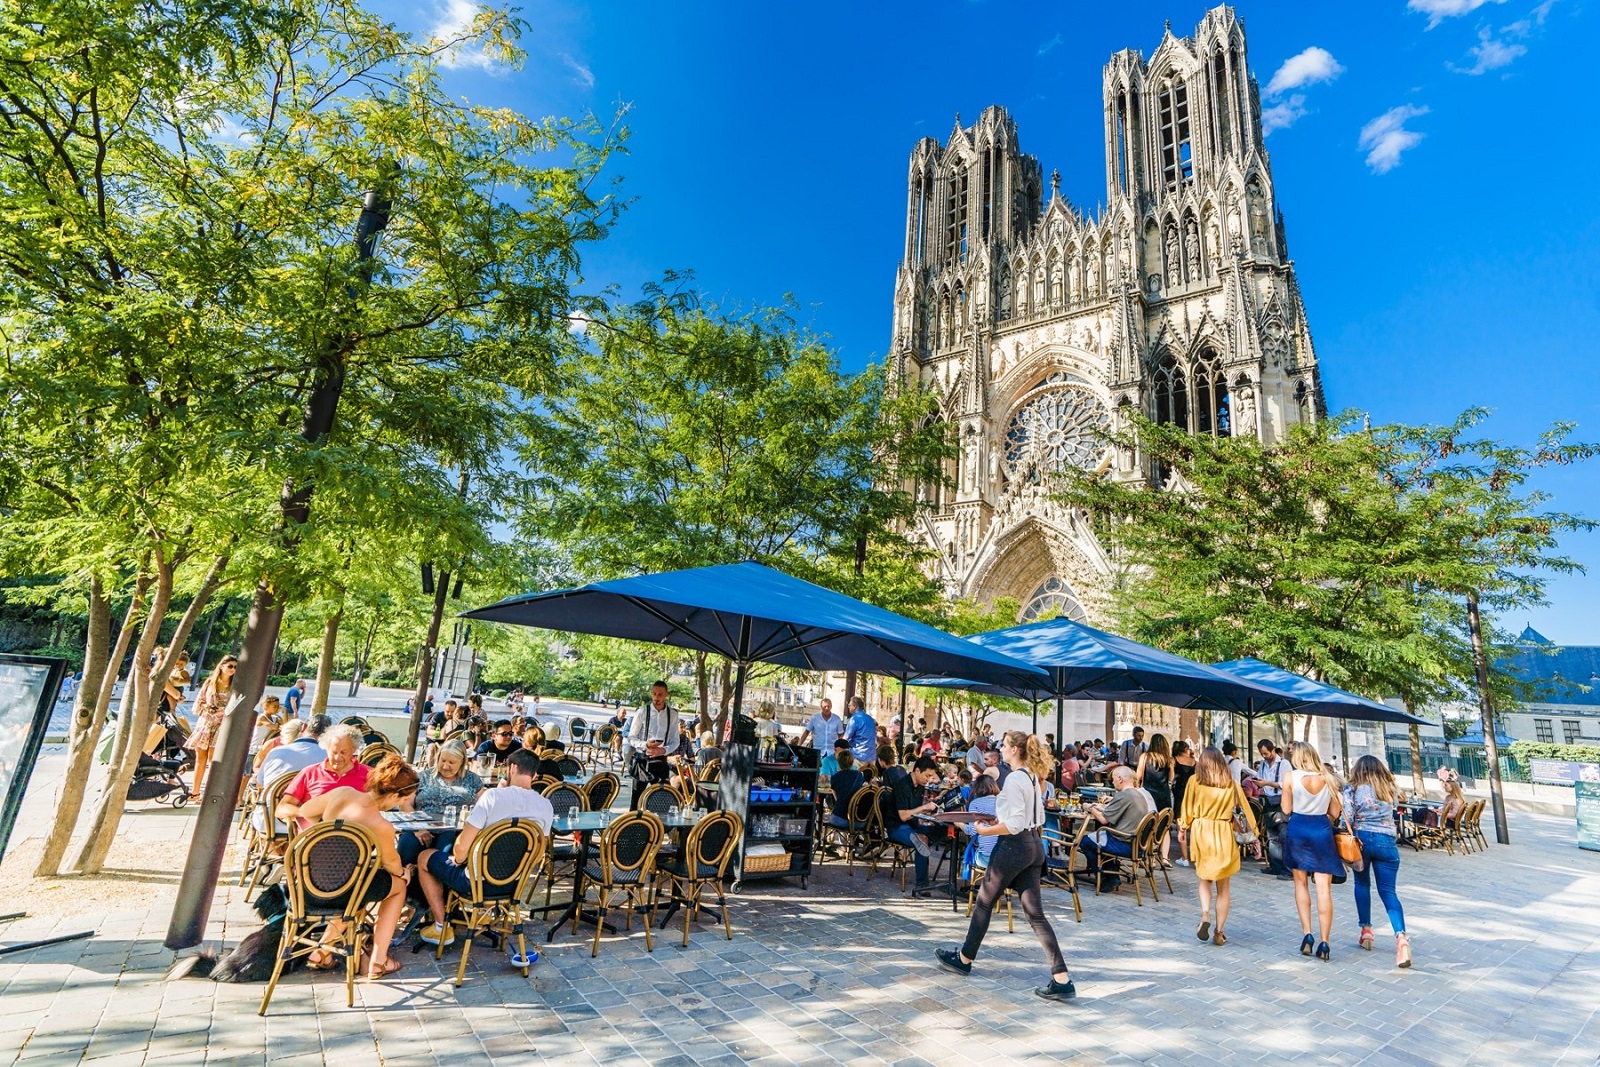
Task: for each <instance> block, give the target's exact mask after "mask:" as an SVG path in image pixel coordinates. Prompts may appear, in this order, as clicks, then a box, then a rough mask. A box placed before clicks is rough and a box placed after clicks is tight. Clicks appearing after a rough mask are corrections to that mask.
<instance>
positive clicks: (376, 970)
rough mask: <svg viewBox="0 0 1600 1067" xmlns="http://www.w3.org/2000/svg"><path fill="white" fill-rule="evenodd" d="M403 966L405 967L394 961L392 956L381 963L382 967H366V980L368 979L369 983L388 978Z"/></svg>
mask: <svg viewBox="0 0 1600 1067" xmlns="http://www.w3.org/2000/svg"><path fill="white" fill-rule="evenodd" d="M404 966H405V964H403V963H401V962H400V961H399V960H397V959H395V958H394V957H393V956H390V957H389V958H388V959H386V960H384V961H383V966H382V967H378V966H376V965H374V966H372V967H368V968H367V978H368V980H369V981H373V982H376V981H378V980H379V979H380V978H387V977H389V976H390V975H391V974H394V973H395V972H396V971H398V970H400V968H402V967H404Z"/></svg>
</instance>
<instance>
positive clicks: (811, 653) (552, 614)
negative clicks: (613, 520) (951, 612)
mask: <svg viewBox="0 0 1600 1067" xmlns="http://www.w3.org/2000/svg"><path fill="white" fill-rule="evenodd" d="M465 617H466V618H469V619H483V620H486V621H489V622H505V623H512V624H515V625H519V626H542V627H546V628H548V629H552V630H565V631H567V632H569V633H587V634H602V635H604V636H607V637H622V638H627V639H629V640H633V641H651V642H654V643H656V644H664V645H676V646H677V647H679V648H688V649H694V650H696V651H700V652H710V653H713V654H716V655H720V656H727V657H728V658H729V659H732V660H734V661H736V662H738V663H741V664H744V663H753V662H762V663H780V664H783V665H784V666H788V667H798V668H801V669H803V670H811V671H831V670H857V671H867V672H869V673H873V674H886V675H891V676H893V677H896V678H900V679H907V678H917V677H921V676H923V675H929V674H960V675H961V676H963V677H970V678H974V679H977V680H980V681H983V682H989V683H993V684H999V685H1030V684H1037V683H1039V682H1042V681H1044V674H1043V672H1042V671H1039V670H1038V669H1037V668H1035V667H1031V666H1029V665H1028V664H1027V663H1025V662H1020V661H1018V660H1015V659H1012V658H1010V657H1009V656H1007V655H1005V654H1004V653H1003V652H1000V651H996V650H993V649H989V648H984V647H982V646H978V645H973V644H972V643H970V642H968V641H964V640H962V639H961V638H959V637H952V636H951V635H950V634H947V633H945V632H944V631H943V630H936V629H934V628H933V627H932V626H927V625H925V624H923V623H920V622H917V621H915V620H913V619H908V618H906V617H905V616H903V615H896V614H895V613H894V612H892V611H885V610H884V609H883V608H879V607H874V606H873V605H871V604H868V603H865V602H863V601H860V600H856V599H854V598H853V597H848V596H845V595H844V594H843V593H836V592H834V591H833V590H831V589H824V588H823V587H822V586H820V585H813V584H811V583H810V582H804V581H801V580H800V579H798V578H791V577H790V576H789V575H787V574H784V573H783V572H781V571H776V570H773V569H772V568H770V567H763V566H761V565H760V564H758V563H734V564H728V565H725V566H719V567H696V568H693V569H690V570H681V571H667V572H665V573H662V574H645V575H639V576H638V577H634V578H618V579H615V580H613V581H607V582H592V583H590V584H588V585H583V586H578V587H577V588H575V589H561V590H557V591H555V592H551V593H527V594H524V595H522V596H514V597H510V598H508V599H506V600H502V601H500V602H499V603H498V604H491V605H489V606H488V607H483V608H477V609H475V610H473V611H469V612H466V613H465Z"/></svg>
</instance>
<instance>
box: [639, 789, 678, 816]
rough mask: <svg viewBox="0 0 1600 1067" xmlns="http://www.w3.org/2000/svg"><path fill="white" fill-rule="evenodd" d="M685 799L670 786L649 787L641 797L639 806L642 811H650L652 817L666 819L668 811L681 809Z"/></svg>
mask: <svg viewBox="0 0 1600 1067" xmlns="http://www.w3.org/2000/svg"><path fill="white" fill-rule="evenodd" d="M682 804H683V798H682V797H680V796H679V795H678V793H677V791H676V790H674V789H673V788H672V787H671V786H669V785H652V786H647V787H646V788H645V791H644V793H643V794H641V795H640V797H639V803H638V805H637V807H638V809H639V810H640V811H648V812H650V813H651V814H652V815H656V816H659V817H661V818H666V815H667V809H668V808H675V807H679V806H681V805H682Z"/></svg>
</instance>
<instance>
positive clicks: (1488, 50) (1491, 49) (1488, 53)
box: [1450, 24, 1528, 74]
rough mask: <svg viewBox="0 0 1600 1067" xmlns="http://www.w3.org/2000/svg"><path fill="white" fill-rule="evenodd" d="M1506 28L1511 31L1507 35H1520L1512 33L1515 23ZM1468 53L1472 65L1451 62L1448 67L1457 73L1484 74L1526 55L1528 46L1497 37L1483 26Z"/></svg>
mask: <svg viewBox="0 0 1600 1067" xmlns="http://www.w3.org/2000/svg"><path fill="white" fill-rule="evenodd" d="M1506 29H1507V30H1508V31H1513V32H1512V33H1508V34H1507V36H1508V37H1510V36H1513V35H1515V36H1521V34H1516V33H1514V31H1515V24H1513V25H1511V26H1507V27H1506ZM1468 54H1469V55H1471V56H1472V66H1470V67H1458V66H1456V65H1455V64H1454V63H1452V64H1450V69H1451V70H1453V71H1456V72H1457V73H1459V74H1484V73H1487V72H1488V71H1491V70H1499V69H1500V68H1501V67H1505V66H1509V65H1510V64H1511V61H1512V60H1514V59H1516V58H1517V57H1518V56H1522V55H1527V54H1528V46H1527V45H1525V44H1517V43H1516V42H1515V41H1512V40H1500V39H1497V38H1496V37H1495V35H1494V34H1493V33H1491V32H1490V31H1489V30H1488V29H1487V28H1485V29H1481V30H1479V31H1478V43H1477V44H1476V45H1474V46H1473V48H1472V50H1471V51H1470V52H1469V53H1468Z"/></svg>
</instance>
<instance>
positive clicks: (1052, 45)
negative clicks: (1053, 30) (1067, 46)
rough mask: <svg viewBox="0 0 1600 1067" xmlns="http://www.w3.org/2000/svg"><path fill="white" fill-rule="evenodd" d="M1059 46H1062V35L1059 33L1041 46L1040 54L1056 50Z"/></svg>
mask: <svg viewBox="0 0 1600 1067" xmlns="http://www.w3.org/2000/svg"><path fill="white" fill-rule="evenodd" d="M1059 47H1061V35H1060V34H1059V33H1058V34H1056V35H1055V36H1054V37H1052V38H1050V39H1049V40H1048V41H1046V42H1045V43H1044V44H1042V45H1040V46H1039V54H1040V55H1041V56H1042V55H1044V54H1046V53H1047V52H1054V51H1055V50H1056V49H1057V48H1059Z"/></svg>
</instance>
